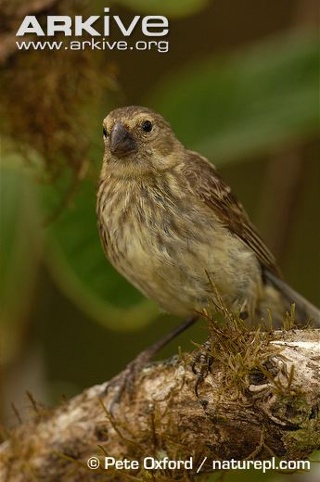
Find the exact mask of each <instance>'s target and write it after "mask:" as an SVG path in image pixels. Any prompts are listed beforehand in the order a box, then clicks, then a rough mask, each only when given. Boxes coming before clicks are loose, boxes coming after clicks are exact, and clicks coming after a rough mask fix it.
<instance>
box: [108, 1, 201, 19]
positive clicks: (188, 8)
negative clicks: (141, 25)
mask: <svg viewBox="0 0 320 482" xmlns="http://www.w3.org/2000/svg"><path fill="white" fill-rule="evenodd" d="M115 3H118V4H121V5H124V6H125V7H128V8H130V9H132V10H134V11H138V12H145V13H146V14H150V15H151V14H154V15H168V16H169V17H171V18H173V17H186V16H188V15H192V14H194V13H196V12H198V11H199V10H202V9H203V8H204V7H205V6H206V5H207V4H208V3H209V2H208V0H178V1H175V0H148V1H147V2H146V1H145V0H116V2H115Z"/></svg>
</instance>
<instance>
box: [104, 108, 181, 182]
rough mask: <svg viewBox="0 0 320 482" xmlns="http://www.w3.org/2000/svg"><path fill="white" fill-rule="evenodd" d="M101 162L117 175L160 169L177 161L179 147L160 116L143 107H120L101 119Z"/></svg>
mask: <svg viewBox="0 0 320 482" xmlns="http://www.w3.org/2000/svg"><path fill="white" fill-rule="evenodd" d="M103 136H104V143H105V156H104V161H105V163H107V164H108V165H109V168H110V167H112V169H113V170H116V171H117V172H118V173H119V175H121V173H122V174H125V173H126V174H130V175H132V176H134V175H139V174H140V175H141V174H143V173H144V174H148V172H150V173H151V172H161V171H164V170H166V169H169V168H171V167H173V166H174V165H175V164H177V159H178V158H179V154H180V152H181V150H183V146H182V145H181V143H180V142H179V141H178V140H177V139H176V137H175V135H174V133H173V131H172V129H171V127H170V125H169V124H168V123H167V122H166V121H165V120H164V119H163V117H161V115H159V114H157V113H156V112H154V111H152V110H151V109H147V108H145V107H136V106H130V107H123V108H120V109H115V110H113V111H112V112H110V113H109V114H108V115H107V117H106V118H105V119H104V121H103Z"/></svg>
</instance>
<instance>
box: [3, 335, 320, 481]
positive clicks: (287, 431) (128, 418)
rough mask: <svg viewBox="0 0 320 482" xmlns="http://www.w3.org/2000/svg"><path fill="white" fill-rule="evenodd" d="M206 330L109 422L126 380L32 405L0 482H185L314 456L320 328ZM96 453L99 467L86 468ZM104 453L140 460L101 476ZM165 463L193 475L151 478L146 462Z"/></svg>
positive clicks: (9, 445) (319, 440)
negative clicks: (205, 339) (179, 464)
mask: <svg viewBox="0 0 320 482" xmlns="http://www.w3.org/2000/svg"><path fill="white" fill-rule="evenodd" d="M229 328H230V327H229ZM229 328H228V330H229ZM210 331H211V335H210V336H211V341H210V344H208V343H207V344H206V345H205V346H204V347H201V348H200V349H199V351H197V356H196V357H195V358H194V354H193V355H192V356H191V355H181V356H180V357H174V358H172V359H171V360H168V361H165V362H159V363H153V364H151V365H149V366H148V367H146V368H145V369H144V370H143V371H142V372H141V373H140V374H139V375H138V376H137V377H136V379H135V381H134V385H133V387H132V391H131V394H130V395H128V394H124V395H123V396H122V398H121V400H120V401H119V403H118V404H116V405H114V408H113V414H112V416H111V414H110V412H109V408H110V406H111V404H112V402H113V401H114V398H115V396H116V393H117V389H118V388H119V384H120V383H121V381H122V374H120V375H118V376H117V377H115V378H114V379H113V380H112V381H111V382H109V383H103V384H102V385H96V386H94V387H91V388H89V389H88V390H85V391H84V392H83V393H81V394H80V395H78V396H77V397H75V398H73V399H71V400H69V401H68V402H66V403H64V404H62V405H61V406H59V407H57V408H56V409H54V410H53V411H48V410H46V409H44V408H42V407H40V406H38V405H37V404H36V403H34V410H35V412H36V415H35V417H34V420H32V421H28V422H26V423H21V424H20V425H19V426H18V427H17V428H16V429H14V430H13V432H12V434H11V436H10V438H9V439H8V440H7V441H6V442H4V443H3V444H2V447H1V448H0V480H2V481H6V482H20V481H21V482H22V481H23V482H28V481H42V480H45V481H46V482H51V481H52V482H53V481H57V480H59V481H61V482H64V481H72V482H80V481H86V482H88V481H99V480H103V481H108V480H110V481H113V482H115V481H129V480H130V481H134V480H137V481H138V480H139V481H143V480H156V481H168V480H184V481H188V480H189V481H191V480H194V476H195V473H196V471H197V468H198V467H199V465H200V464H201V462H202V461H203V460H204V457H207V460H206V462H205V463H204V464H203V466H202V469H201V474H202V476H203V475H204V476H205V474H206V473H210V472H211V471H212V461H213V460H219V459H220V460H221V459H223V460H230V459H232V458H233V459H237V460H244V459H250V458H253V459H259V460H263V459H270V458H271V457H272V456H278V457H280V458H284V459H287V460H291V459H293V460H298V459H305V458H306V457H308V455H310V453H311V452H312V451H313V450H316V449H319V447H320V424H319V418H318V416H319V415H318V414H319V408H320V373H319V342H320V330H309V329H306V330H299V331H298V330H289V331H275V332H273V333H272V332H270V333H266V332H260V331H259V330H258V331H255V332H251V333H250V332H248V331H247V332H245V333H242V332H241V330H238V329H234V330H232V331H231V332H230V330H229V332H227V331H226V330H225V329H220V328H217V327H216V328H213V329H211V330H210ZM223 344H225V345H226V346H227V345H228V350H229V352H228V351H227V350H224V352H223V351H222V350H221V348H222V345H223ZM226 346H225V348H226ZM192 368H193V370H192ZM196 385H197V392H198V397H197V396H196V394H195V386H196ZM92 456H95V457H98V459H99V460H100V468H98V469H95V470H93V469H91V470H90V469H89V468H88V466H87V461H88V459H89V458H90V457H92ZM106 456H108V457H111V456H112V457H114V458H115V459H117V460H122V459H124V458H126V459H130V460H137V461H139V464H140V468H139V469H136V470H132V471H130V470H128V469H125V470H114V469H112V468H109V470H104V469H103V463H104V462H103V461H104V457H106ZM166 456H167V457H169V459H172V460H187V459H190V457H192V466H193V469H192V470H186V469H184V468H180V469H177V470H173V471H171V472H170V471H168V470H157V471H154V472H153V478H152V477H151V471H150V470H148V469H144V468H143V459H144V457H154V458H155V459H158V460H162V459H164V457H166ZM150 477H151V479H150ZM197 480H198V479H197Z"/></svg>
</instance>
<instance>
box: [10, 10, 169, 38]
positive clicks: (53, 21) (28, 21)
mask: <svg viewBox="0 0 320 482" xmlns="http://www.w3.org/2000/svg"><path fill="white" fill-rule="evenodd" d="M104 12H105V15H103V16H102V18H103V30H102V32H99V31H98V30H97V29H96V28H95V27H94V24H96V22H97V21H98V20H99V19H100V18H101V16H100V15H92V16H90V17H86V18H84V17H83V16H82V15H75V16H74V17H70V16H68V15H51V16H47V24H46V29H45V30H44V29H43V28H42V27H41V25H40V23H39V21H38V20H37V17H35V16H34V15H27V16H26V17H25V18H24V19H23V21H22V22H21V25H20V27H19V29H18V31H17V33H16V36H17V37H22V36H24V35H26V34H30V33H31V34H35V35H37V36H38V37H43V36H48V37H53V36H54V35H55V34H57V33H60V34H64V35H65V36H66V37H71V36H73V37H81V36H82V35H84V34H89V35H91V36H92V37H101V36H103V37H110V35H112V34H113V33H115V32H116V30H118V31H120V33H121V34H122V35H123V36H124V37H129V36H130V35H131V34H132V33H133V31H135V30H137V29H138V28H140V30H141V33H142V34H143V35H144V36H146V37H164V36H165V35H167V34H168V32H169V21H168V19H167V17H164V16H162V15H147V16H145V17H141V16H140V15H135V16H134V17H133V18H132V19H131V21H129V23H128V22H124V21H122V20H121V18H120V17H119V15H110V14H109V12H110V8H109V7H106V8H104Z"/></svg>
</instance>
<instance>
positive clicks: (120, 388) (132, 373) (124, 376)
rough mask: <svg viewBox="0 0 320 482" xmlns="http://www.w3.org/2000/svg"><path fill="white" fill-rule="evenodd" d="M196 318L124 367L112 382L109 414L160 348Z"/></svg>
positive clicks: (185, 321)
mask: <svg viewBox="0 0 320 482" xmlns="http://www.w3.org/2000/svg"><path fill="white" fill-rule="evenodd" d="M198 318H199V315H193V316H190V317H189V318H187V319H185V320H184V321H183V322H182V323H181V324H180V325H179V326H177V327H176V328H175V329H174V330H172V331H171V332H170V333H168V334H167V335H165V336H163V337H162V338H160V340H158V341H156V342H155V343H153V345H151V346H149V347H148V348H146V349H145V350H144V351H142V352H141V353H139V355H138V356H137V357H136V358H134V360H132V361H131V362H130V363H129V364H128V365H127V366H126V368H125V370H124V371H123V372H122V373H120V375H118V376H117V377H116V378H115V379H114V382H115V383H116V385H117V395H116V396H115V398H114V399H113V400H112V402H111V405H110V408H109V410H110V412H111V414H112V412H113V409H114V407H115V405H116V404H118V403H119V401H120V399H121V396H122V395H123V393H124V391H125V390H127V391H128V392H130V391H131V390H132V386H133V382H134V380H135V377H136V376H137V374H138V373H139V372H140V371H141V370H142V369H143V367H144V366H145V365H147V363H149V362H150V360H151V359H152V358H153V357H154V356H155V355H156V354H157V353H158V352H159V351H160V350H161V349H162V348H164V347H165V346H166V345H167V344H168V343H169V342H170V341H171V340H173V339H174V338H176V337H177V336H178V335H180V333H182V332H183V331H185V330H186V329H187V328H189V327H190V326H192V325H193V324H194V323H195V322H196V321H197V319H198ZM108 386H110V385H108ZM107 390H108V387H107Z"/></svg>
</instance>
